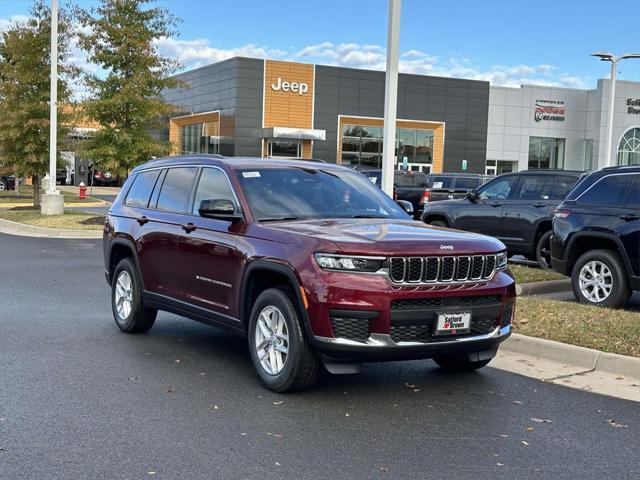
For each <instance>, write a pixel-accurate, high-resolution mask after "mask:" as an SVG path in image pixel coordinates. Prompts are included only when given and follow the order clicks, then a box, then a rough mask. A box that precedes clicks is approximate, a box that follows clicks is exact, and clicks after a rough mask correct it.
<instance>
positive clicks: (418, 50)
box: [0, 0, 640, 88]
mask: <svg viewBox="0 0 640 480" xmlns="http://www.w3.org/2000/svg"><path fill="white" fill-rule="evenodd" d="M65 1H66V0H60V2H61V3H65ZM73 3H74V4H79V5H80V6H82V7H91V6H93V5H96V4H97V1H94V0H75V1H74V2H73ZM157 4H158V5H159V6H161V7H164V8H166V9H168V10H169V11H171V12H172V13H173V14H174V15H176V16H177V17H179V18H181V20H182V22H181V23H180V25H179V26H178V30H179V32H180V35H179V36H178V37H175V38H164V39H160V40H159V41H158V42H157V47H158V49H159V51H160V52H162V53H163V54H165V55H168V56H171V57H177V58H178V59H179V60H180V61H181V62H182V63H183V65H184V70H188V69H192V68H195V67H199V66H202V65H207V64H210V63H214V62H216V61H220V60H224V59H226V58H231V57H234V56H246V57H256V58H272V59H283V60H293V61H300V62H307V63H317V64H324V65H340V66H347V67H353V68H365V69H375V70H384V66H385V60H386V53H385V49H386V31H387V13H388V6H387V5H388V4H387V1H386V0H339V1H336V0H315V1H311V0H295V1H292V0H289V1H281V0H221V1H216V0H158V1H157ZM29 5H30V2H29V1H27V0H0V29H2V28H6V25H7V24H8V22H10V21H11V20H12V19H15V18H21V17H23V16H25V15H28V13H29ZM595 51H608V52H611V53H614V54H616V55H619V54H622V53H640V0H475V1H474V0H439V1H433V0H402V15H401V21H400V54H401V57H400V71H401V72H406V73H418V74H425V75H438V76H446V77H458V78H468V79H478V80H487V81H490V82H491V84H492V85H505V86H514V87H517V86H519V85H521V84H536V85H554V86H563V87H574V88H595V86H596V80H597V79H598V78H604V77H606V76H607V75H608V74H609V69H610V64H609V63H608V62H607V63H604V62H600V61H599V60H598V59H596V58H593V57H591V56H590V53H592V52H595ZM72 56H73V61H74V63H76V64H77V65H79V66H82V67H85V68H87V69H89V70H91V69H92V68H93V67H91V66H90V65H86V59H85V58H84V55H83V54H82V52H79V51H78V50H77V49H74V51H73V55H72ZM618 78H619V79H622V80H633V81H640V60H636V59H629V60H624V61H622V62H620V63H619V64H618Z"/></svg>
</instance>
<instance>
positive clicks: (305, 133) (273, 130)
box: [262, 127, 327, 140]
mask: <svg viewBox="0 0 640 480" xmlns="http://www.w3.org/2000/svg"><path fill="white" fill-rule="evenodd" d="M326 136H327V132H326V131H325V130H314V129H312V128H290V127H270V128H263V129H262V138H284V139H289V140H325V138H326Z"/></svg>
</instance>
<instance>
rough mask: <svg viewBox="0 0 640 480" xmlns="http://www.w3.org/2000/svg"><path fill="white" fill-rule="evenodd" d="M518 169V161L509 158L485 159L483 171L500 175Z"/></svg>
mask: <svg viewBox="0 0 640 480" xmlns="http://www.w3.org/2000/svg"><path fill="white" fill-rule="evenodd" d="M517 171H518V162H517V161H511V160H487V163H486V165H485V173H486V174H487V175H502V174H503V173H511V172H517Z"/></svg>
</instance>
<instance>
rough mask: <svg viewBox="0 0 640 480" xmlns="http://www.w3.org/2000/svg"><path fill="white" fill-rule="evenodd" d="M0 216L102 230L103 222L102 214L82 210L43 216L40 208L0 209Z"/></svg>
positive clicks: (58, 226)
mask: <svg viewBox="0 0 640 480" xmlns="http://www.w3.org/2000/svg"><path fill="white" fill-rule="evenodd" d="M21 208H22V207H21ZM0 218H4V219H6V220H11V221H13V222H20V223H26V224H28V225H35V226H37V227H49V228H67V229H71V230H102V228H103V227H102V226H103V224H104V215H96V214H92V213H84V212H68V213H65V214H63V215H51V216H44V215H41V214H40V210H6V209H5V210H2V209H0Z"/></svg>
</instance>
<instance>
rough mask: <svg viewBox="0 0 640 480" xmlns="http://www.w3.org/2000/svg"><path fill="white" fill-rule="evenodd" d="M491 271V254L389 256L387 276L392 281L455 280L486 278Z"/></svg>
mask: <svg viewBox="0 0 640 480" xmlns="http://www.w3.org/2000/svg"><path fill="white" fill-rule="evenodd" d="M495 270H496V256H495V255H473V256H468V255H460V256H447V257H392V258H390V259H389V276H390V277H391V281H392V282H394V283H455V282H467V281H474V280H490V279H491V278H493V276H494V274H495Z"/></svg>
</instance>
